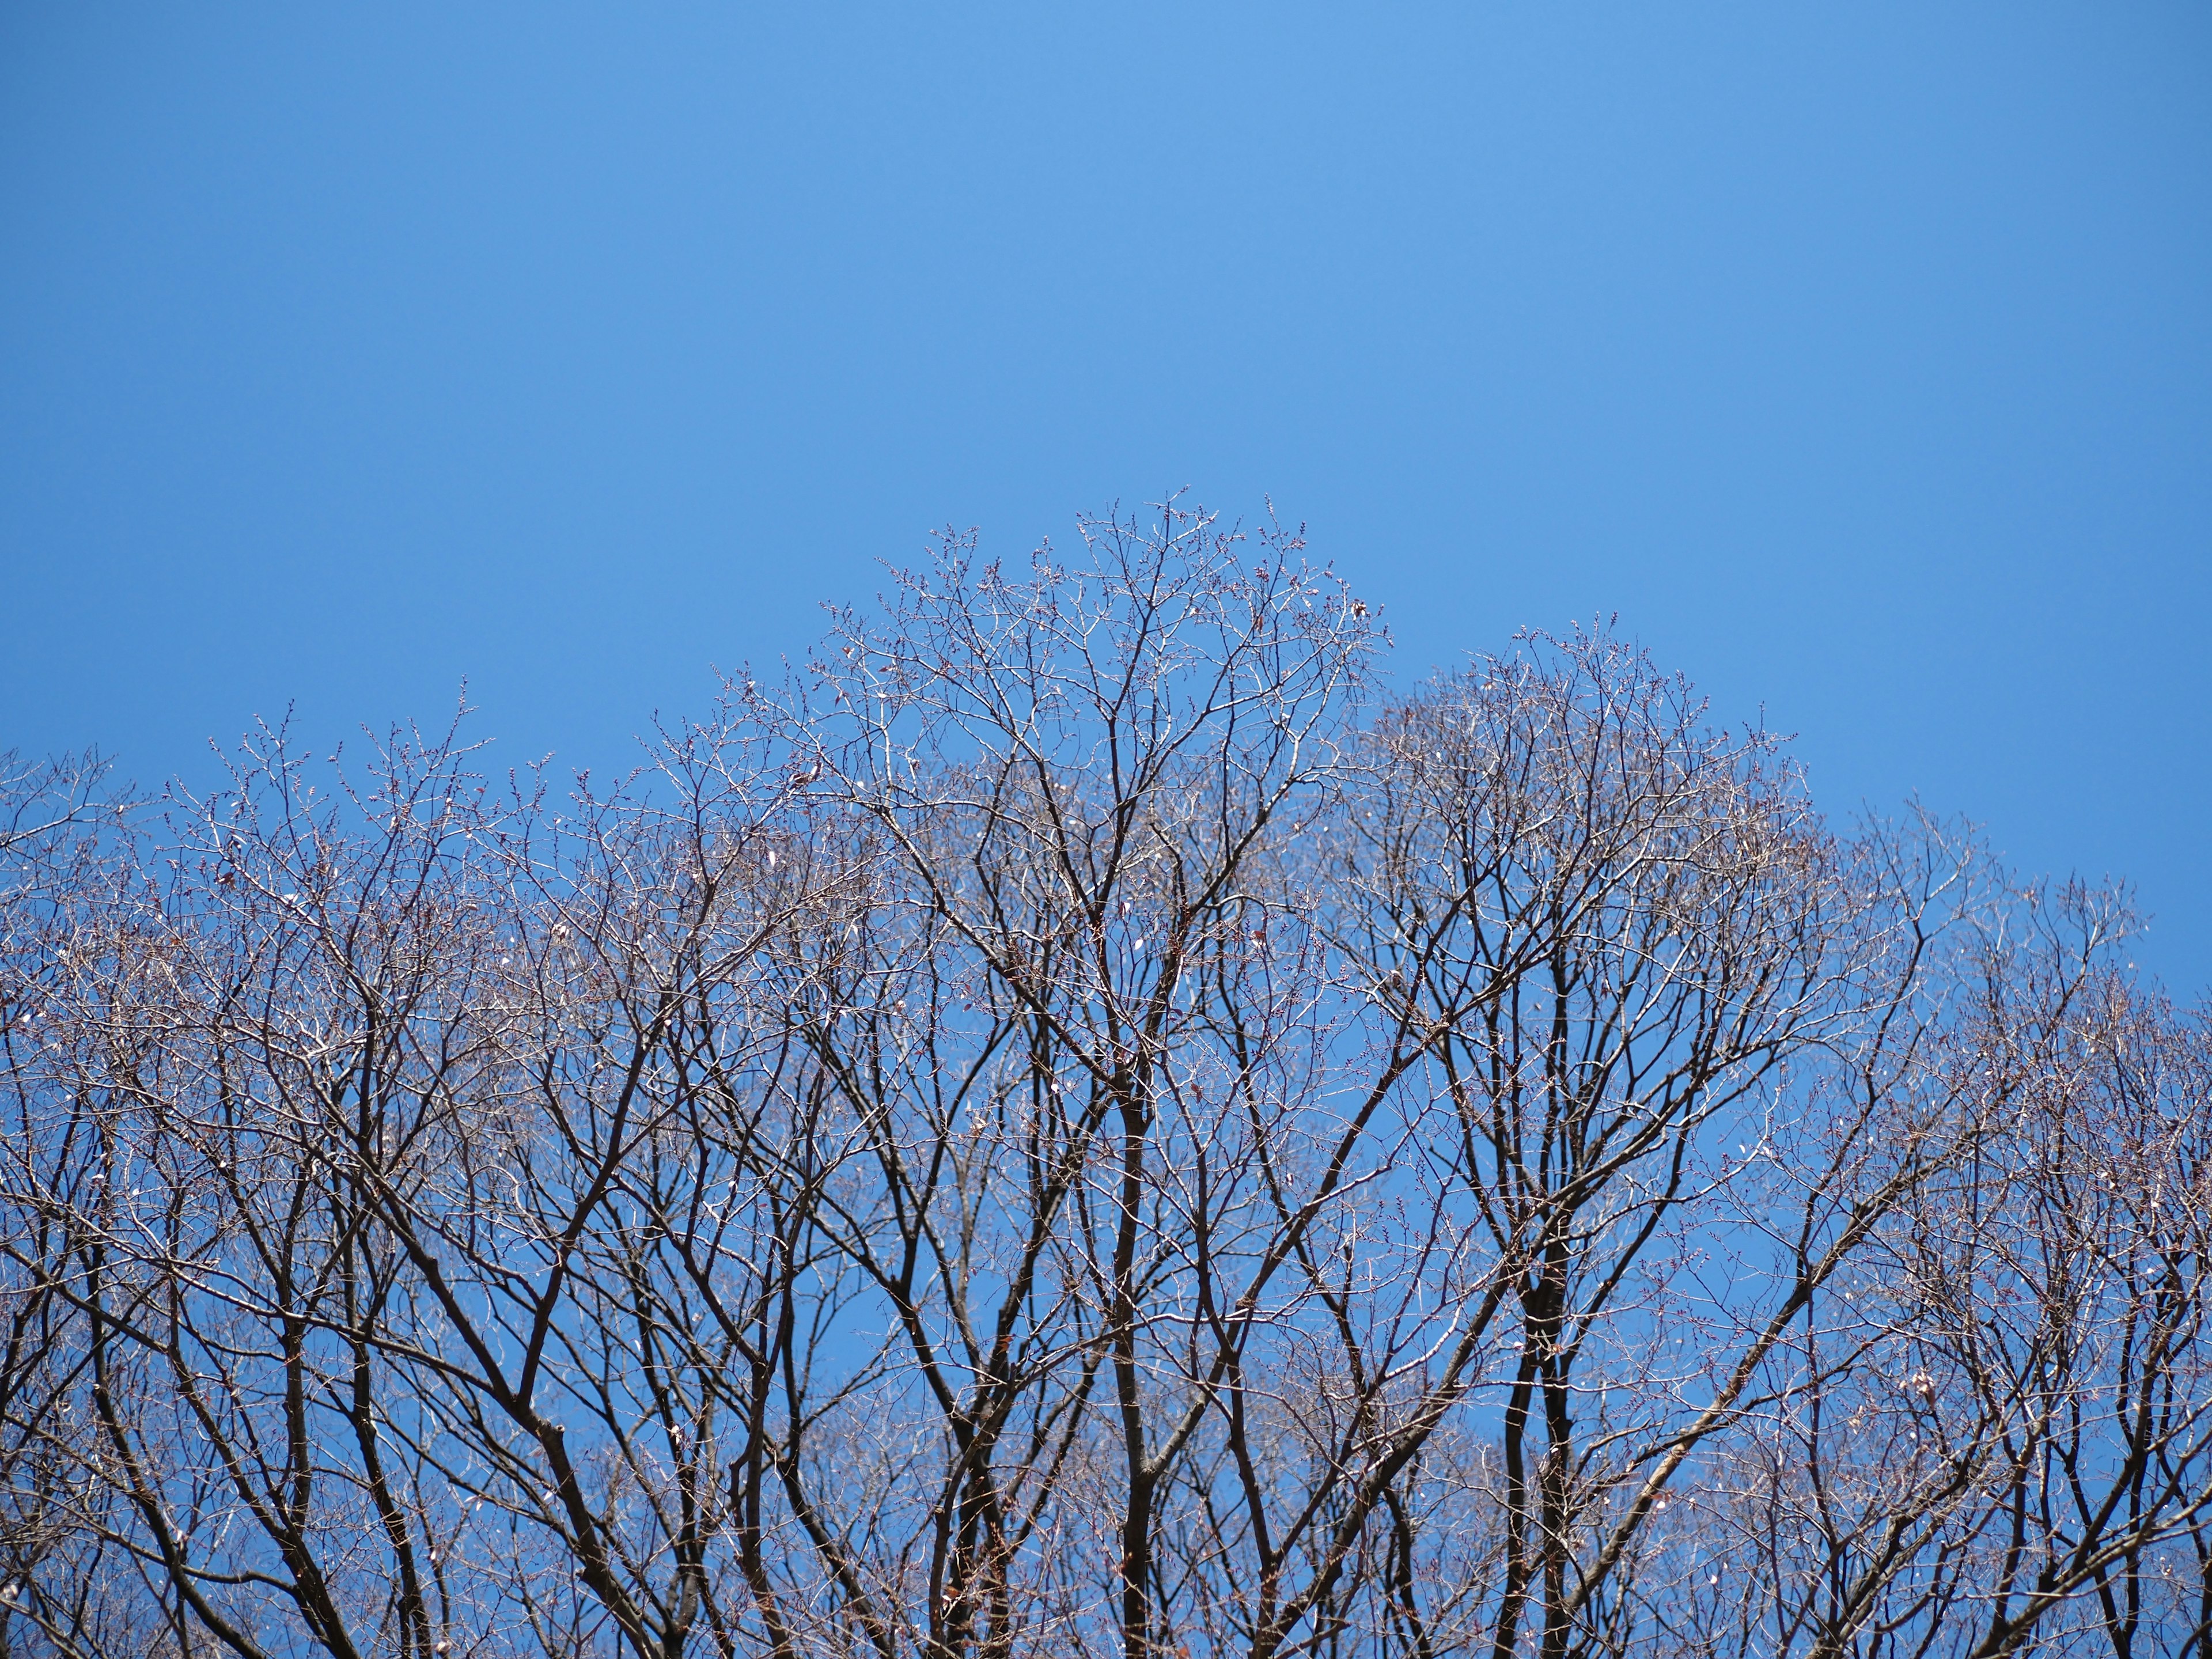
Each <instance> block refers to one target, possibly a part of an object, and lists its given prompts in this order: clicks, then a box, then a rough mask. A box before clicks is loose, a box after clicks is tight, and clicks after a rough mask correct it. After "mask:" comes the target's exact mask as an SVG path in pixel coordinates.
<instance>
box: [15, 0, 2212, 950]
mask: <svg viewBox="0 0 2212 1659" xmlns="http://www.w3.org/2000/svg"><path fill="white" fill-rule="evenodd" d="M2208 463H2212V11H2208V10H2207V9H2204V8H2203V7H2202V6H2197V5H2181V4H2165V5H2162V4H2132V3H2130V4H2108V5H2092V4H2088V3H2082V4H2077V5H2069V6H2029V5H2012V4H2008V5H2002V6H1998V5H1988V6H1975V5H1964V4H1961V5H1944V6H1937V7H1929V6H1925V5H1899V6H1866V5H1852V6H1848V7H1846V6H1841V5H1820V6H1816V5H1811V4H1788V5H1765V6H1758V7H1753V6H1749V5H1745V6H1730V7H1699V8H1692V7H1682V6H1669V7H1651V6H1644V7H1627V6H1611V7H1608V6H1597V5H1544V6H1537V5H1533V4H1530V5H1517V6H1511V7H1505V6H1487V5H1454V6H1449V7H1445V6H1437V7H1431V8H1416V7H1409V6H1401V7H1393V8H1388V9H1385V8H1380V7H1377V8H1368V9H1359V8H1349V7H1322V6H1285V5H1271V6H1267V7H1259V6H1230V5H1220V6H1197V7H1193V6H1188V5H1182V6H1175V7H1165V6H1163V7H1145V6H1138V5H1127V4H1123V5H1117V6H1113V7H1103V6H1101V7H1092V8H1086V9H1078V8H1074V7H1043V6H1034V5H1028V6H1012V5H1009V6H1004V7H997V8H985V7H957V8H951V7H937V8H922V7H900V8H890V7H867V6H860V5H839V6H829V7H803V8H802V7H794V6H786V7H776V8H766V7H763V8H757V9H739V8H737V7H733V6H724V7H715V8H712V9H707V8H680V7H675V6H667V7H659V8H654V9H636V8H624V9H617V8H613V7H603V8H596V9H583V8H569V7H557V6H548V5H532V6H529V7H522V6H513V7H501V6H498V5H493V4H488V3H477V4H471V5H467V6H459V7H455V6H437V7H428V6H424V7H409V6H404V5H398V4H386V5H380V6H377V7H374V8H370V7H356V8H337V7H299V6H286V7H276V6H270V7H265V8H259V9H255V8H249V7H243V6H225V7H220V8H216V7H181V6H174V7H132V8H124V7H118V6H97V5H82V6H55V5H39V4H32V3H28V0H9V3H6V4H5V5H4V8H0V605H4V608H5V613H6V619H5V623H4V628H0V641H4V644H0V746H6V745H9V744H15V745H20V746H22V747H24V748H27V749H31V750H47V749H58V748H65V747H74V746H77V745H82V744H87V743H94V742H96V743H99V744H102V745H103V746H105V747H107V748H109V749H111V750H113V751H115V752H116V753H117V754H118V756H119V757H120V759H121V762H122V764H123V766H124V768H125V770H127V771H128V772H130V773H131V774H132V775H135V776H137V778H139V779H140V780H141V781H148V782H155V781H160V780H161V779H163V778H165V777H167V776H168V775H173V774H176V773H179V772H182V773H184V774H185V775H188V776H204V775H205V774H206V769H207V764H208V763H207V760H206V752H207V751H206V743H207V740H208V739H209V738H210V737H214V738H224V739H228V738H234V736H235V735H236V734H237V733H238V732H240V730H241V729H242V728H243V726H245V725H246V722H247V721H248V720H249V719H250V718H251V717H252V716H253V715H255V714H278V713H281V711H282V710H283V708H284V707H285V705H286V704H287V703H288V702H296V704H297V707H298V709H299V718H300V720H301V723H302V726H304V728H305V729H306V730H307V732H310V733H311V734H313V736H315V737H316V738H317V739H318V740H319V741H325V742H326V741H329V740H330V739H331V738H334V737H336V736H337V735H339V734H342V733H344V732H348V731H350V730H351V729H352V728H353V727H354V726H355V725H356V723H357V722H359V721H362V720H369V721H372V722H374V723H378V724H381V723H383V722H384V721H386V720H390V719H392V718H393V717H401V716H415V717H422V718H425V719H431V720H435V719H439V718H441V716H442V715H443V714H444V713H445V712H446V711H447V710H448V709H449V708H450V707H451V705H452V702H453V697H454V696H455V693H456V690H457V687H458V685H459V682H460V681H461V679H462V678H463V677H464V676H465V677H466V678H467V679H468V681H469V684H470V689H471V698H472V699H473V701H474V702H476V703H477V705H478V707H479V708H481V710H482V714H481V716H480V717H479V719H478V720H477V729H478V731H479V732H483V733H486V734H491V735H495V736H496V738H498V740H499V741H498V744H497V745H496V749H495V753H496V754H498V755H499V756H500V757H502V758H503V759H504V760H506V761H508V762H511V763H521V762H523V761H525V760H527V759H529V758H532V757H535V756H536V755H538V754H540V753H543V752H544V751H546V750H554V751H556V753H557V754H558V755H559V756H560V757H562V758H563V759H564V760H567V761H569V762H573V763H576V764H589V765H592V766H594V767H596V768H599V769H606V768H608V767H611V766H616V765H619V764H621V763H623V761H624V760H625V758H626V757H627V755H628V754H629V749H628V746H627V745H628V740H629V734H630V733H632V732H635V731H637V730H639V729H640V728H641V727H642V726H645V725H646V723H647V721H648V720H650V719H651V717H652V715H653V712H654V711H655V710H656V709H659V710H665V711H669V712H671V713H682V712H684V711H687V710H698V709H701V708H703V707H704V705H705V704H706V703H707V702H708V699H709V697H710V696H711V691H712V685H713V681H712V678H711V676H710V674H709V672H708V665H709V664H710V663H720V664H722V665H725V666H733V665H737V664H738V663H739V662H741V661H744V660H745V659H752V660H754V661H757V662H763V661H769V660H772V659H775V658H777V657H779V656H781V655H783V654H786V653H793V654H795V653H799V651H801V650H803V649H804V648H805V645H806V644H807V643H808V642H809V641H811V639H812V638H813V637H814V635H815V634H816V633H817V630H818V628H819V623H820V617H819V612H818V611H817V602H818V601H820V600H821V599H824V598H832V597H836V598H860V597H865V596H866V595H867V594H869V593H871V592H873V591H875V589H876V588H877V586H878V583H879V573H878V568H877V567H876V565H875V561H876V560H878V559H879V558H889V559H893V560H902V559H906V558H909V557H911V556H914V555H915V553H916V552H917V551H918V550H920V549H921V546H922V544H923V542H924V538H925V534H926V532H927V531H928V530H929V529H930V528H931V527H933V526H942V525H945V524H947V523H951V524H954V525H957V526H969V525H975V526H981V528H982V531H983V533H984V538H985V544H986V546H987V548H991V549H995V550H999V551H1001V552H1003V553H1006V554H1008V555H1018V554H1020V553H1022V552H1024V551H1025V550H1027V549H1028V548H1029V547H1030V545H1032V544H1034V543H1035V542H1036V540H1037V539H1038V538H1040V537H1042V536H1045V535H1047V534H1050V535H1053V536H1055V537H1065V536H1066V535H1067V534H1068V532H1070V530H1071V528H1072V525H1073V516H1074V514H1075V513H1076V512H1077V511H1078V510H1079V509H1085V508H1097V507H1104V506H1106V505H1108V504H1109V503H1111V502H1113V501H1116V500H1118V501H1122V502H1124V503H1126V504H1131V505H1133V504H1136V503H1139V502H1141V501H1146V500H1147V499H1157V498H1158V495H1159V494H1160V493H1161V491H1162V490H1163V489H1167V488H1171V487H1173V486H1176V485H1183V484H1188V485H1190V486H1192V487H1193V489H1194V493H1195V494H1196V495H1198V496H1199V497H1200V498H1202V499H1203V500H1205V501H1207V502H1209V503H1211V504H1214V505H1217V506H1219V507H1224V508H1225V509H1228V510H1229V511H1231V512H1232V513H1237V512H1243V513H1252V512H1254V511H1255V510H1256V509H1257V508H1258V507H1259V505H1260V502H1261V497H1262V495H1267V494H1271V495H1273V498H1274V499H1275V501H1276V502H1277V503H1278V505H1279V507H1280V509H1281V510H1282V511H1283V513H1285V515H1287V516H1290V517H1291V518H1302V519H1304V520H1308V521H1309V523H1310V526H1311V534H1312V538H1313V543H1314V547H1315V550H1316V552H1317V553H1318V554H1320V555H1321V556H1326V557H1331V558H1334V560H1335V562H1337V564H1338V566H1339V568H1340V569H1342V570H1343V571H1344V572H1346V574H1348V575H1349V576H1350V577H1351V578H1352V580H1353V581H1354V583H1355V584H1356V586H1357V587H1358V590H1359V591H1361V592H1363V593H1365V594H1367V595H1369V596H1370V597H1372V598H1373V599H1376V600H1378V601H1380V602H1382V603H1383V605H1384V606H1385V608H1386V615H1387V617H1389V620H1390V621H1391V622H1392V623H1393V624H1394V627H1395V632H1396V635H1397V637H1398V640H1399V641H1400V650H1399V653H1398V656H1399V662H1400V666H1401V670H1402V671H1407V672H1409V673H1410V672H1417V671H1420V670H1422V669H1425V667H1427V666H1428V665H1431V664H1437V663H1444V662H1449V661H1452V660H1454V659H1455V658H1457V657H1458V656H1459V655H1460V654H1461V653H1464V652H1466V651H1468V650H1470V649H1485V648H1495V647H1500V646H1502V645H1503V644H1504V642H1505V641H1506V640H1507V639H1508V638H1509V636H1510V635H1511V634H1512V632H1513V631H1514V629H1516V628H1517V627H1520V626H1522V625H1523V624H1534V625H1539V626H1549V627H1559V626H1562V625H1564V624H1565V623H1567V622H1568V621H1569V620H1570V619H1571V618H1577V617H1590V616H1592V615H1593V614H1595V613H1600V612H1611V611H1619V612H1620V618H1621V626H1622V627H1623V628H1624V629H1626V630H1627V631H1631V632H1632V633H1634V634H1636V635H1639V636H1640V637H1641V638H1642V639H1643V640H1644V641H1645V642H1646V643H1648V644H1649V645H1650V647H1652V648H1653V649H1654V651H1655V652H1656V653H1657V654H1658V655H1659V657H1660V658H1661V659H1662V661H1663V662H1664V663H1665V664H1666V665H1668V666H1670V667H1674V668H1679V669H1680V670H1682V671H1685V672H1686V673H1688V674H1689V675H1690V676H1691V677H1692V678H1694V679H1695V680H1697V681H1698V682H1699V684H1700V685H1702V686H1703V687H1704V688H1705V690H1707V691H1708V692H1709V693H1711V696H1712V697H1713V698H1714V701H1715V705H1716V710H1717V713H1718V714H1721V715H1722V716H1723V717H1725V718H1727V719H1729V720H1737V719H1741V718H1742V717H1744V716H1746V715H1748V714H1753V713H1755V712H1756V711H1757V710H1758V709H1759V708H1760V707H1761V706H1762V705H1763V706H1764V708H1765V711H1766V715H1767V719H1768V720H1769V721H1770V723H1771V724H1772V725H1774V726H1778V727H1780V728H1782V729H1784V730H1790V731H1795V732H1799V733H1801V734H1802V736H1801V738H1800V744H1799V748H1800V752H1801V753H1802V756H1803V757H1804V758H1805V760H1806V761H1807V763H1808V766H1809V767H1810V769H1811V771H1812V775H1813V778H1814V785H1815V788H1816V790H1817V792H1818V793H1819V794H1820V798H1821V799H1822V800H1823V801H1824V803H1825V804H1826V805H1828V806H1829V807H1830V809H1831V810H1832V811H1850V810H1851V809H1852V808H1854V807H1855V806H1857V805H1858V804H1859V803H1861V802H1863V801H1864V802H1871V803H1873V804H1875V805H1878V806H1881V807H1885V808H1887V807H1893V806H1894V805H1896V804H1897V803H1899V801H1900V800H1901V799H1903V798H1904V797H1905V796H1906V795H1907V794H1908V793H1911V792H1914V791H1917V792H1918V793H1920V795H1921V796H1922V797H1923V799H1925V800H1927V801H1928V802H1929V803H1930V804H1931V805H1936V806H1938V807H1940V808H1942V809H1945V810H1951V811H1963V812H1966V813H1968V814H1971V815H1972V816H1973V817H1976V818H1978V819H1980V820H1982V821H1984V823H1987V824H1988V825H1989V826H1990V833H1991V836H1992V838H1993V840H1994V841H1995V842H1996V844H1997V845H1998V846H1999V847H2001V848H2002V849H2004V850H2005V851H2006V852H2007V853H2008V854H2009V855H2010V856H2011V857H2013V858H2014V859H2015V860H2017V861H2018V862H2020V863H2021V864H2022V865H2023V866H2027V867H2028V868H2031V869H2034V870H2044V871H2061V872H2063V871H2065V870H2069V869H2080V870H2081V871H2083V872H2087V873H2091V874H2099V873H2103V872H2115V873H2121V874H2124V875H2127V876H2129V877H2131V878H2134V879H2135V880H2136V883H2137V884H2138V885H2139V888H2140V890H2141V894H2142V899H2143V902H2144V903H2145V904H2146V905H2147V906H2148V908H2150V909H2151V910H2153V911H2154V913H2155V914H2156V918H2157V921H2156V925H2155V927H2154V931H2153V933H2152V934H2151V935H2150V936H2149V938H2148V940H2147V941H2146V943H2145V945H2144V947H2143V951H2142V955H2143V957H2144V959H2145V960H2146V961H2147V962H2148V964H2149V965H2151V966H2153V967H2154V968H2156V969H2159V970H2160V971H2161V972H2162V973H2163V974H2164V975H2166V978H2167V979H2168V980H2169V981H2171V982H2172V983H2174V984H2175V985H2176V987H2178V988H2186V989H2193V988H2194V987H2198V986H2201V985H2203V984H2204V983H2206V982H2207V981H2212V837H2208V836H2207V835H2206V832H2205V821H2206V816H2207V809H2208V806H2212V786H2208V781H2207V778H2206V775H2205V774H2206V767H2207V763H2208V760H2212V653H2208V651H2207V649H2206V647H2205V642H2204V637H2203V628H2204V612H2205V607H2206V603H2207V600H2208V599H2212V467H2209V466H2208Z"/></svg>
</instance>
